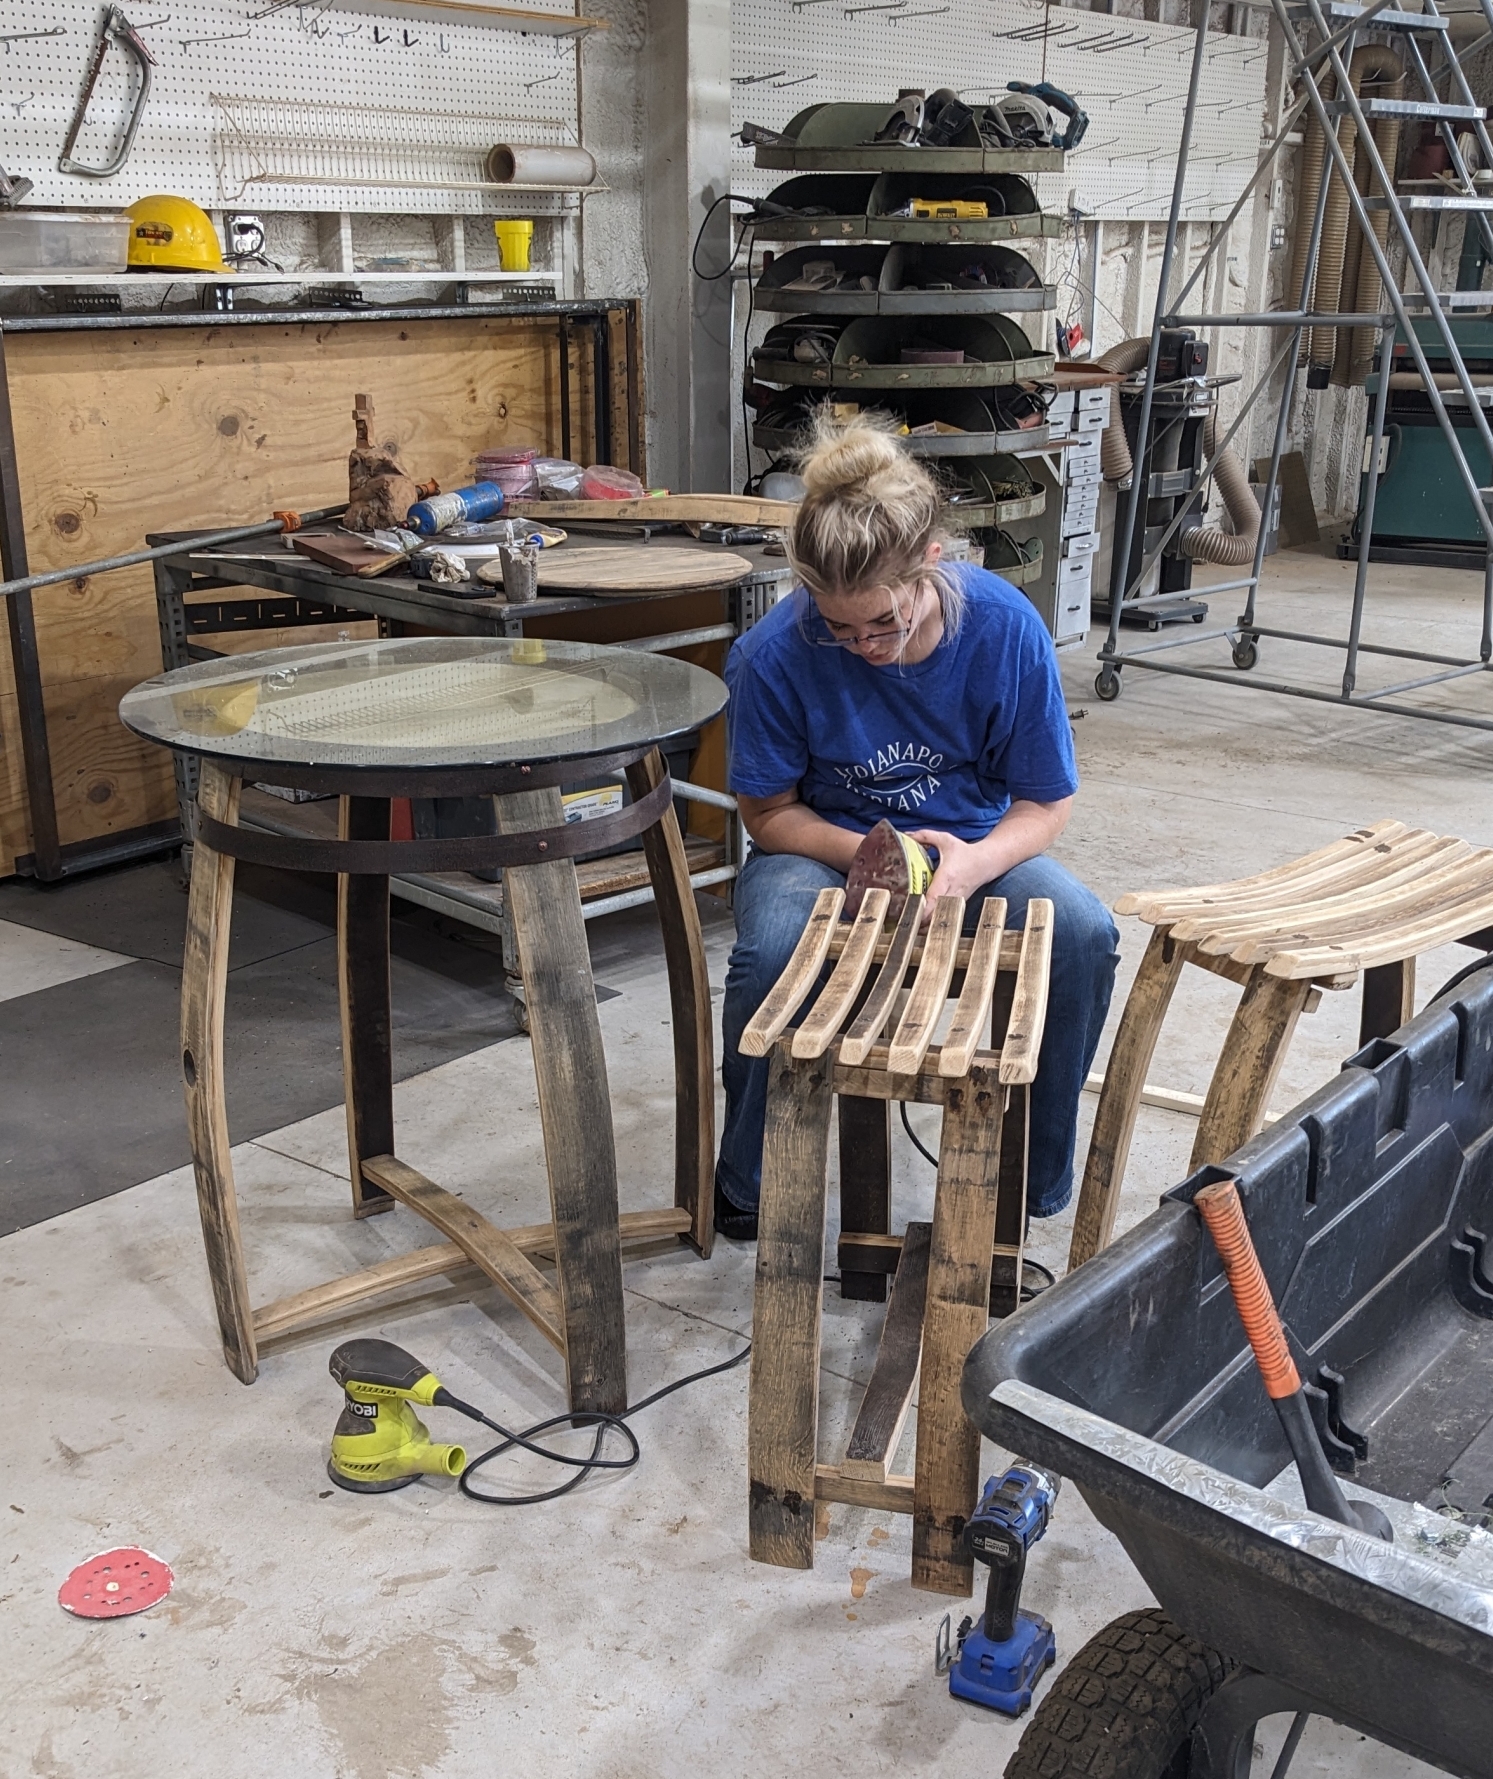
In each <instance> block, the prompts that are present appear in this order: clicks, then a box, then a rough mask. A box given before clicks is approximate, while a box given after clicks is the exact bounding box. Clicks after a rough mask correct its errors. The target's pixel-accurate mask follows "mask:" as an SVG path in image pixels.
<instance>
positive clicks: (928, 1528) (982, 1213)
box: [912, 1069, 1007, 1595]
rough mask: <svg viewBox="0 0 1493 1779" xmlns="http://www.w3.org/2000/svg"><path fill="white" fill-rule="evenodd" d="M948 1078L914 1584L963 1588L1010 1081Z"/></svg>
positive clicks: (931, 1268)
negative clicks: (978, 1352)
mask: <svg viewBox="0 0 1493 1779" xmlns="http://www.w3.org/2000/svg"><path fill="white" fill-rule="evenodd" d="M948 1086H949V1097H948V1100H947V1102H946V1104H945V1106H944V1120H943V1140H942V1142H941V1144H940V1145H939V1157H938V1187H937V1192H936V1195H935V1198H934V1201H933V1238H932V1248H931V1253H930V1258H929V1263H928V1306H927V1313H926V1315H925V1316H924V1319H923V1373H922V1376H923V1381H922V1385H921V1387H920V1389H919V1392H918V1444H917V1462H916V1467H915V1478H916V1480H915V1484H914V1495H915V1501H916V1511H915V1513H914V1515H913V1546H912V1585H913V1586H914V1587H915V1588H926V1589H928V1590H929V1591H930V1592H933V1593H940V1594H956V1595H967V1594H968V1593H969V1591H970V1588H971V1586H972V1585H973V1580H974V1560H973V1558H972V1557H971V1556H970V1554H969V1552H968V1551H967V1550H966V1549H965V1547H964V1539H963V1531H964V1525H965V1522H966V1520H968V1518H969V1516H970V1514H971V1513H972V1512H973V1511H974V1506H975V1498H976V1496H977V1494H978V1492H979V1482H980V1436H979V1434H978V1432H976V1430H975V1427H974V1425H973V1423H972V1422H971V1421H970V1420H969V1419H968V1418H967V1417H966V1415H965V1413H964V1406H963V1403H962V1401H961V1400H960V1394H959V1386H960V1378H961V1375H962V1373H963V1370H964V1361H965V1358H966V1357H967V1355H968V1353H969V1350H970V1348H971V1347H972V1346H973V1345H974V1344H975V1342H976V1341H977V1340H978V1339H979V1338H980V1336H981V1335H982V1334H983V1333H984V1332H985V1330H986V1328H987V1327H988V1326H989V1324H990V1249H991V1245H992V1243H993V1242H994V1240H995V1211H996V1193H997V1175H998V1171H999V1158H1000V1152H1001V1126H1002V1115H1003V1107H1004V1102H1005V1097H1006V1092H1007V1090H1006V1089H1005V1088H1003V1087H1002V1086H1000V1084H999V1083H998V1081H997V1080H996V1079H995V1077H994V1075H993V1074H992V1072H991V1071H990V1070H988V1069H977V1070H975V1071H973V1072H972V1073H971V1074H970V1076H969V1078H968V1079H967V1080H963V1081H951V1082H949V1084H948Z"/></svg>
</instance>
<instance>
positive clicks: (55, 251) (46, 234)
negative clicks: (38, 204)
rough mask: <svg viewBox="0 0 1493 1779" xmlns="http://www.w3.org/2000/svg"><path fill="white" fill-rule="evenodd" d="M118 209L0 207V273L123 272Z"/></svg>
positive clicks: (124, 233)
mask: <svg viewBox="0 0 1493 1779" xmlns="http://www.w3.org/2000/svg"><path fill="white" fill-rule="evenodd" d="M129 245H130V219H129V217H128V216H127V215H126V214H125V213H124V212H123V211H122V210H26V209H21V210H0V272H123V271H124V270H125V269H126V268H127V266H128V263H129Z"/></svg>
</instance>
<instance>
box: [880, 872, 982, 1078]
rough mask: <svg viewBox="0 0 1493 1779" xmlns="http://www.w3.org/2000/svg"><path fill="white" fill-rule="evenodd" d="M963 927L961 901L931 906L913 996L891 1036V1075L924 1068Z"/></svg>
mask: <svg viewBox="0 0 1493 1779" xmlns="http://www.w3.org/2000/svg"><path fill="white" fill-rule="evenodd" d="M963 926H964V897H963V896H940V897H939V899H938V901H937V902H935V903H934V905H933V919H932V920H931V921H930V922H929V925H928V932H927V936H926V937H925V938H924V940H923V958H922V962H921V963H920V964H919V965H918V973H917V976H916V977H915V978H914V980H913V984H912V993H911V994H910V995H909V996H908V997H907V1005H906V1007H904V1008H903V1010H902V1017H901V1019H899V1020H898V1021H897V1029H896V1031H895V1032H894V1033H893V1034H892V1047H891V1053H890V1056H889V1057H888V1061H887V1066H888V1068H889V1070H890V1072H891V1073H892V1074H894V1075H915V1074H917V1072H918V1070H919V1069H920V1068H922V1066H923V1058H924V1057H925V1056H926V1055H927V1054H928V1046H929V1044H931V1043H932V1041H933V1028H934V1026H936V1025H937V1024H938V1020H939V1015H940V1014H941V1013H942V1012H943V1008H944V1002H945V1001H946V1000H948V998H949V984H950V983H951V982H952V981H953V980H954V956H955V952H956V951H957V949H958V945H959V934H960V931H961V930H962V928H963Z"/></svg>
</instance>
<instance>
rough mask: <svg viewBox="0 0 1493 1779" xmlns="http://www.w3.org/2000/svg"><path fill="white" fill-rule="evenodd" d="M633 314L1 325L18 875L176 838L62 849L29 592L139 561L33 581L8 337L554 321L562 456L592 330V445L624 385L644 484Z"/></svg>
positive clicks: (438, 312) (550, 307)
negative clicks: (23, 809)
mask: <svg viewBox="0 0 1493 1779" xmlns="http://www.w3.org/2000/svg"><path fill="white" fill-rule="evenodd" d="M39 282H41V281H39ZM639 311H640V304H639V302H638V299H637V298H635V297H627V298H623V297H596V298H589V299H582V300H577V301H565V300H558V299H557V300H555V301H553V302H497V303H463V304H456V305H437V304H419V303H409V304H401V305H392V306H385V307H379V308H375V307H366V308H348V309H343V308H334V309H306V308H263V309H234V310H225V311H218V310H200V311H198V310H192V311H185V310H178V311H173V312H171V313H169V314H161V313H156V312H151V311H146V312H140V313H124V314H119V315H25V316H4V317H0V582H3V583H4V584H3V585H0V598H3V600H4V603H5V608H6V622H7V626H8V629H9V635H10V649H11V660H12V663H13V672H14V677H15V691H16V713H17V719H18V723H19V727H20V737H21V758H22V764H23V771H24V776H25V783H26V802H27V808H28V814H29V818H30V824H31V851H30V852H29V853H25V854H21V855H19V856H18V857H17V859H16V861H15V864H16V870H17V872H18V873H19V874H21V875H30V876H34V877H36V878H37V879H38V880H40V881H41V882H43V883H55V882H58V881H60V880H61V879H63V878H65V877H73V876H76V875H78V874H79V873H81V872H85V871H92V870H98V869H101V868H102V867H104V866H108V865H117V864H123V863H126V862H128V861H129V860H131V859H138V858H148V857H150V856H152V855H154V854H157V853H160V852H163V851H166V850H168V849H170V848H171V847H172V846H174V845H175V844H176V843H177V840H178V837H179V836H178V831H177V827H176V824H175V823H170V822H168V823H154V824H151V825H150V826H148V827H145V828H136V829H131V830H128V831H126V832H124V833H122V834H114V835H109V836H107V837H103V838H99V839H94V840H80V841H72V842H68V843H63V842H62V839H61V835H60V831H59V828H58V821H57V799H56V791H55V787H54V785H53V781H52V758H51V747H50V743H49V740H48V735H47V715H46V704H45V699H44V692H43V679H42V665H41V659H40V655H39V652H38V648H37V635H36V615H35V611H34V608H33V605H32V597H31V596H32V592H33V590H34V588H35V587H36V586H37V585H46V584H49V582H58V581H63V580H72V579H74V578H76V577H79V576H83V575H95V574H107V573H110V572H111V571H113V570H115V569H118V568H122V567H127V566H130V565H131V564H132V563H134V562H136V561H138V560H139V553H138V552H134V553H131V554H129V555H126V556H122V557H107V558H104V559H103V560H101V561H97V562H86V563H78V564H76V565H75V566H73V567H71V568H69V569H67V570H66V571H65V572H59V573H55V574H53V575H51V576H50V577H46V576H33V575H31V573H30V568H29V564H28V560H27V552H26V528H25V514H24V511H23V509H22V505H21V487H20V476H19V467H18V464H17V461H16V441H15V424H14V416H13V414H12V411H11V403H10V385H9V380H8V377H7V373H6V358H5V343H6V339H7V336H9V335H11V334H33V333H101V332H103V333H107V332H141V331H147V330H150V331H154V330H157V329H161V328H223V327H265V326H271V327H273V326H286V325H291V326H306V325H314V326H325V325H327V324H330V323H335V324H337V325H339V326H340V325H344V324H356V323H359V322H367V321H421V322H423V321H456V320H461V321H470V320H472V319H474V318H479V319H487V320H534V319H550V320H553V321H554V323H555V339H556V345H557V348H558V351H559V373H560V450H561V454H562V455H563V456H566V457H568V456H569V455H570V451H571V441H572V428H573V425H574V420H573V410H574V406H575V404H574V400H573V383H572V375H571V365H570V353H571V345H572V341H573V339H574V337H575V334H576V333H577V332H579V333H581V334H583V335H584V334H586V333H589V335H590V337H591V351H592V364H593V366H594V375H593V378H592V384H593V387H592V397H593V414H592V435H593V437H594V438H595V440H596V444H597V455H598V460H599V461H601V462H610V461H612V460H613V456H614V449H615V445H616V439H615V436H614V429H613V425H612V410H613V400H614V394H615V392H616V391H617V390H618V388H619V387H624V386H625V390H626V413H627V448H628V461H629V467H631V468H632V469H633V470H634V471H635V473H637V474H638V475H641V476H643V477H644V479H646V464H645V457H644V452H645V446H644V438H643V389H642V358H641V349H640V313H639ZM619 316H620V318H621V320H622V333H623V348H622V352H621V354H620V355H619V354H618V352H617V351H616V350H615V342H614V338H613V329H614V320H615V318H617V317H619ZM619 356H620V362H619ZM246 529H247V528H246ZM316 621H318V622H320V621H322V620H316ZM472 633H473V632H471V631H467V632H465V634H472Z"/></svg>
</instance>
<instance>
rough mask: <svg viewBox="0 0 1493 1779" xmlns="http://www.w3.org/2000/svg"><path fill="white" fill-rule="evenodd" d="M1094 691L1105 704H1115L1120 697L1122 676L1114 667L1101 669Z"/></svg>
mask: <svg viewBox="0 0 1493 1779" xmlns="http://www.w3.org/2000/svg"><path fill="white" fill-rule="evenodd" d="M1094 690H1095V692H1096V693H1098V695H1099V697H1100V698H1101V699H1102V700H1103V702H1104V703H1105V704H1113V703H1114V701H1115V699H1116V698H1118V697H1119V695H1120V676H1119V674H1118V673H1117V672H1116V671H1115V669H1114V668H1113V667H1101V668H1100V669H1099V672H1098V673H1097V674H1096V675H1095V678H1094Z"/></svg>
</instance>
